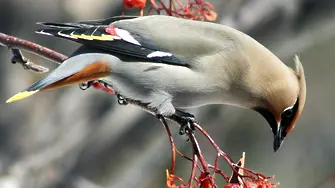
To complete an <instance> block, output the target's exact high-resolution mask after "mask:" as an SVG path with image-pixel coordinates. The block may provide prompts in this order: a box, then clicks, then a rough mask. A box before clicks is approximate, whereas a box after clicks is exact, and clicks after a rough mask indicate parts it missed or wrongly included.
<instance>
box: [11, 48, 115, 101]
mask: <svg viewBox="0 0 335 188" xmlns="http://www.w3.org/2000/svg"><path fill="white" fill-rule="evenodd" d="M119 61H120V60H119V59H118V58H116V57H114V56H111V55H106V54H101V53H86V54H81V55H77V56H74V57H71V58H69V59H67V60H66V61H64V62H63V63H62V64H61V65H60V66H59V67H57V68H56V69H55V70H54V71H53V72H51V73H50V74H49V75H47V76H46V77H45V78H43V79H41V80H39V81H37V82H36V83H34V84H33V85H31V86H30V87H28V88H27V89H25V90H24V91H22V92H19V93H18V94H16V95H14V96H13V97H11V98H9V99H8V100H7V101H6V103H10V102H14V101H17V100H21V99H24V98H27V97H29V96H31V95H33V94H35V93H37V92H39V91H43V90H49V89H56V88H59V87H63V86H67V85H72V84H79V83H83V82H87V81H92V80H98V79H100V78H103V77H105V76H107V75H109V74H110V72H111V66H112V63H111V62H113V63H117V62H119Z"/></svg>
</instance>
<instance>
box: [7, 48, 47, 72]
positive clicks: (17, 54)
mask: <svg viewBox="0 0 335 188" xmlns="http://www.w3.org/2000/svg"><path fill="white" fill-rule="evenodd" d="M11 51H12V54H13V57H12V59H11V62H12V63H13V64H16V63H19V64H21V65H22V67H23V68H24V69H27V70H31V71H33V72H37V73H46V72H48V71H49V69H48V68H46V67H43V66H41V65H37V64H35V63H33V62H31V61H30V60H29V59H27V58H25V57H23V55H22V53H21V51H20V50H19V49H16V48H11Z"/></svg>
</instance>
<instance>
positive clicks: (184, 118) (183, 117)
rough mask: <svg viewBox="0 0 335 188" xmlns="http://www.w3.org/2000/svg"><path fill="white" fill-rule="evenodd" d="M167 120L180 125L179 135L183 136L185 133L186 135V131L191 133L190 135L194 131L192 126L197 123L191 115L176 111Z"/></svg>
mask: <svg viewBox="0 0 335 188" xmlns="http://www.w3.org/2000/svg"><path fill="white" fill-rule="evenodd" d="M169 118H170V119H171V120H173V121H175V122H177V123H178V124H179V125H180V128H179V134H180V135H184V134H185V133H188V131H191V132H192V133H193V132H194V131H195V127H194V124H195V123H197V121H196V119H195V117H194V115H193V114H190V113H187V112H183V111H180V110H178V109H177V110H176V112H175V113H174V114H173V115H171V116H170V117H169Z"/></svg>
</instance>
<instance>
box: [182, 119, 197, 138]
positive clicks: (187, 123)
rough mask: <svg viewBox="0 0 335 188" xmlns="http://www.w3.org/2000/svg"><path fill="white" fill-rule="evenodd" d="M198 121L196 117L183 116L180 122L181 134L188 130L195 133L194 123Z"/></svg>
mask: <svg viewBox="0 0 335 188" xmlns="http://www.w3.org/2000/svg"><path fill="white" fill-rule="evenodd" d="M196 122H197V121H196V120H195V118H194V117H181V120H180V122H178V123H179V124H180V128H179V134H180V135H184V134H185V133H188V131H191V132H192V133H193V132H194V131H195V127H194V123H196Z"/></svg>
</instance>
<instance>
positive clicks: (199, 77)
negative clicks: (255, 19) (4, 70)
mask: <svg viewBox="0 0 335 188" xmlns="http://www.w3.org/2000/svg"><path fill="white" fill-rule="evenodd" d="M40 24H42V25H44V26H47V27H48V28H46V29H41V30H38V31H37V33H39V34H45V35H52V36H56V37H60V38H65V39H69V40H72V41H75V42H79V43H81V44H83V46H81V47H80V48H79V49H78V50H77V51H76V52H74V53H73V54H72V56H71V57H70V58H69V59H67V60H66V61H64V62H63V63H62V64H61V65H60V66H59V67H58V68H56V69H55V70H54V71H53V72H51V73H50V74H49V75H47V76H46V77H45V78H43V79H41V80H39V81H38V82H36V83H35V84H33V85H32V86H30V87H29V88H28V89H26V90H24V91H22V92H20V93H18V94H16V95H15V96H13V97H12V98H10V99H8V101H7V103H9V102H13V101H16V100H20V99H23V98H26V97H28V96H30V95H32V94H34V93H36V92H38V91H42V90H47V89H53V88H58V87H61V86H66V85H71V84H77V83H83V82H88V81H93V80H100V81H103V82H104V83H107V84H108V85H110V86H112V87H113V89H114V90H115V91H116V92H117V93H119V94H120V95H121V96H123V97H124V98H126V99H127V98H128V99H133V100H137V101H140V102H141V103H143V104H147V105H148V107H149V108H150V109H152V110H153V111H154V112H155V113H156V114H157V115H160V116H163V117H170V118H171V117H174V118H175V119H177V120H178V121H179V123H180V124H181V125H182V127H184V125H185V124H188V123H189V121H192V120H193V116H192V115H191V114H189V113H186V112H183V111H181V110H180V109H183V108H190V107H197V106H202V105H207V104H229V105H234V106H239V107H243V108H249V109H253V110H255V111H257V112H259V113H260V114H261V115H262V116H264V118H265V119H266V120H267V122H268V123H269V125H270V126H271V129H272V132H273V134H274V144H273V148H274V150H275V151H277V150H278V149H279V147H280V146H281V144H282V142H283V140H284V138H285V136H286V135H287V134H288V133H289V132H290V131H291V130H292V129H293V128H294V126H295V123H296V121H297V119H298V118H299V116H300V114H301V112H302V110H303V107H304V105H305V99H306V83H305V76H304V70H303V67H302V64H301V63H300V61H299V58H298V57H297V56H296V57H295V64H296V69H295V70H292V69H291V68H289V67H287V66H286V65H285V64H284V63H282V62H281V61H280V60H279V59H278V58H277V57H276V56H275V55H274V54H273V53H271V52H270V51H269V50H268V49H266V48H265V47H264V46H262V45H261V44H260V43H258V42H257V41H256V40H254V39H252V38H251V37H250V36H248V35H246V34H244V33H242V32H240V31H238V30H235V29H233V28H230V27H227V26H224V25H220V24H215V23H209V22H201V21H194V20H187V19H181V18H175V17H170V16H159V15H155V16H145V17H137V18H136V17H113V18H109V19H106V20H95V21H84V22H74V23H40Z"/></svg>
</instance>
